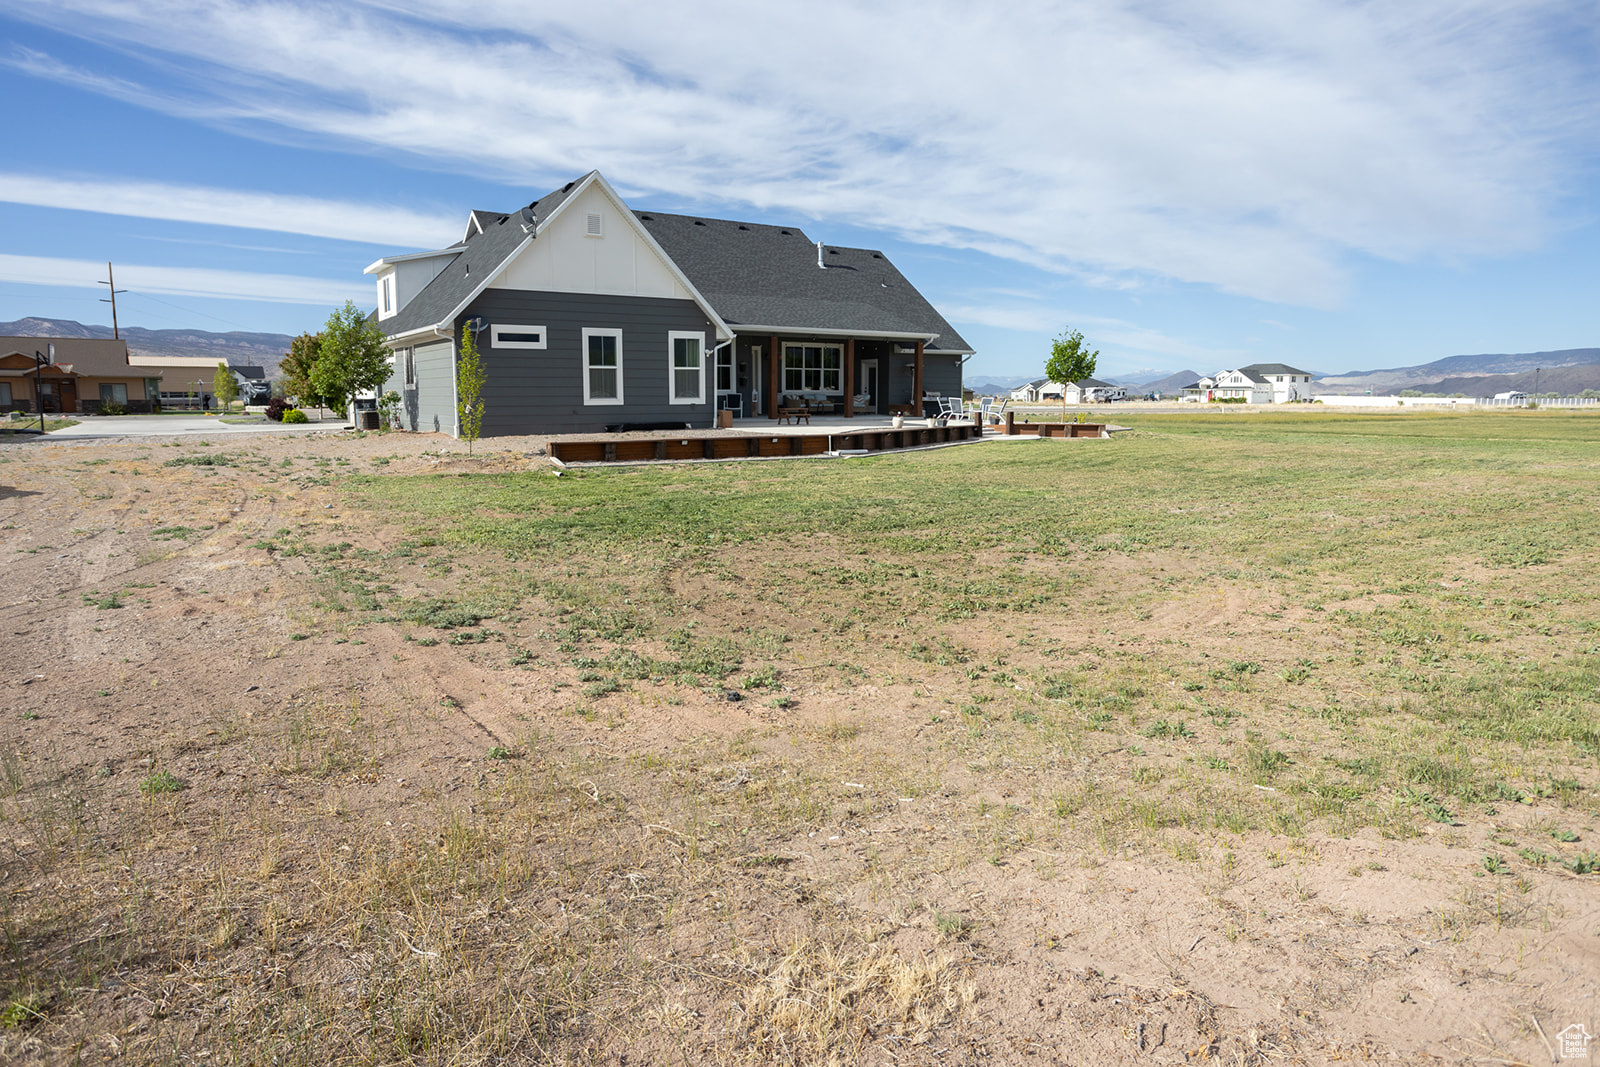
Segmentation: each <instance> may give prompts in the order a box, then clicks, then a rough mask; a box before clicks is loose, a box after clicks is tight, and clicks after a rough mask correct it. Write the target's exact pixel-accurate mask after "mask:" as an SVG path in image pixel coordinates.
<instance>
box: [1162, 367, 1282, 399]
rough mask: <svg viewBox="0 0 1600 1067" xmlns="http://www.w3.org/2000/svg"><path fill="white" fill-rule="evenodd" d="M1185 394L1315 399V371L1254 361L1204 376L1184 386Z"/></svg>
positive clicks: (1227, 397) (1205, 397) (1224, 397)
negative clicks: (1312, 391) (1313, 388)
mask: <svg viewBox="0 0 1600 1067" xmlns="http://www.w3.org/2000/svg"><path fill="white" fill-rule="evenodd" d="M1183 395H1184V396H1185V397H1192V398H1193V399H1196V400H1202V401H1209V400H1235V401H1243V402H1244V403H1246V404H1288V403H1293V402H1294V401H1297V400H1310V399H1311V373H1310V372H1309V371H1303V370H1301V369H1299V368H1298V367H1291V366H1289V365H1288V364H1286V363H1252V364H1250V366H1248V367H1239V368H1238V369H1236V370H1225V371H1218V372H1217V373H1216V374H1214V375H1211V376H1209V377H1206V378H1201V379H1200V380H1199V381H1197V382H1195V383H1194V384H1193V385H1186V386H1184V387H1183Z"/></svg>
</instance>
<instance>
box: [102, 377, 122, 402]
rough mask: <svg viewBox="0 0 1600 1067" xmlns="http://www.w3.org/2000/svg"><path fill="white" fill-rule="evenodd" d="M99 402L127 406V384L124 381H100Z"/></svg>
mask: <svg viewBox="0 0 1600 1067" xmlns="http://www.w3.org/2000/svg"><path fill="white" fill-rule="evenodd" d="M100 403H102V404H121V405H122V406H123V407H127V406H128V386H127V384H126V383H125V382H101V383H100Z"/></svg>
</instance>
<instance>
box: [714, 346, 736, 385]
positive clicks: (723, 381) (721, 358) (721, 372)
mask: <svg viewBox="0 0 1600 1067" xmlns="http://www.w3.org/2000/svg"><path fill="white" fill-rule="evenodd" d="M717 392H719V393H731V392H733V346H732V345H729V346H728V347H727V348H724V349H723V350H722V351H721V352H718V353H717Z"/></svg>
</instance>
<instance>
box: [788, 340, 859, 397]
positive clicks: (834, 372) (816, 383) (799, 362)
mask: <svg viewBox="0 0 1600 1067" xmlns="http://www.w3.org/2000/svg"><path fill="white" fill-rule="evenodd" d="M783 391H784V392H786V393H796V392H811V393H816V392H821V393H841V392H843V391H844V348H843V347H842V346H841V345H820V344H819V345H784V346H783Z"/></svg>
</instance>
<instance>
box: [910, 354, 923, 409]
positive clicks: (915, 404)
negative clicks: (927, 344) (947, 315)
mask: <svg viewBox="0 0 1600 1067" xmlns="http://www.w3.org/2000/svg"><path fill="white" fill-rule="evenodd" d="M913 358H914V359H915V361H916V362H915V365H914V366H913V367H912V370H911V413H912V414H913V415H916V416H920V415H921V414H922V342H921V341H918V342H917V354H916V356H914V357H913Z"/></svg>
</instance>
